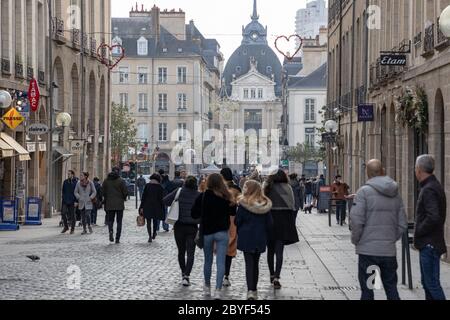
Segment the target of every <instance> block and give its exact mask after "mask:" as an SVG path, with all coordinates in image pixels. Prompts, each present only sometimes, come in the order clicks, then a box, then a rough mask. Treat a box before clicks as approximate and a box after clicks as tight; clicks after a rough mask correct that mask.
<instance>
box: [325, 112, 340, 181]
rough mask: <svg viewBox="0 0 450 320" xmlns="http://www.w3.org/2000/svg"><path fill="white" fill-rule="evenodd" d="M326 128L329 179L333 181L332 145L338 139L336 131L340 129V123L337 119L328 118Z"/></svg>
mask: <svg viewBox="0 0 450 320" xmlns="http://www.w3.org/2000/svg"><path fill="white" fill-rule="evenodd" d="M325 130H326V136H325V137H324V140H325V141H326V142H328V144H329V146H328V165H327V167H328V181H333V179H332V169H331V168H332V154H331V150H332V145H333V144H334V143H335V141H336V133H337V132H338V130H339V127H338V124H337V122H336V121H335V120H328V121H327V122H326V123H325Z"/></svg>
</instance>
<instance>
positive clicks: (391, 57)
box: [380, 53, 407, 67]
mask: <svg viewBox="0 0 450 320" xmlns="http://www.w3.org/2000/svg"><path fill="white" fill-rule="evenodd" d="M406 61H407V60H406V54H397V53H395V54H393V53H391V54H382V55H381V57H380V64H381V65H382V66H402V67H403V66H406Z"/></svg>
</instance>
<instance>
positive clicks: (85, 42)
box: [83, 33, 89, 53]
mask: <svg viewBox="0 0 450 320" xmlns="http://www.w3.org/2000/svg"><path fill="white" fill-rule="evenodd" d="M83 48H84V49H83V51H84V53H89V47H88V35H87V33H83Z"/></svg>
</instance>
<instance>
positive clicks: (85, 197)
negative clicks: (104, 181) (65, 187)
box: [74, 172, 97, 235]
mask: <svg viewBox="0 0 450 320" xmlns="http://www.w3.org/2000/svg"><path fill="white" fill-rule="evenodd" d="M74 194H75V197H76V198H77V203H78V209H79V210H80V211H81V222H82V224H83V232H82V233H81V234H82V235H85V234H87V229H86V226H87V227H88V228H89V233H92V232H93V231H92V227H91V212H92V210H93V208H94V204H93V200H94V199H96V197H97V191H96V190H95V185H94V183H93V182H92V181H90V180H89V173H88V172H83V173H82V174H81V176H80V181H78V183H77V186H76V187H75V192H74ZM94 202H95V201H94Z"/></svg>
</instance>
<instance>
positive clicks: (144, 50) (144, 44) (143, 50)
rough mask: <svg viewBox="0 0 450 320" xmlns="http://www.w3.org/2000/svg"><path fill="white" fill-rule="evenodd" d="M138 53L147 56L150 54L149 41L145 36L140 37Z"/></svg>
mask: <svg viewBox="0 0 450 320" xmlns="http://www.w3.org/2000/svg"><path fill="white" fill-rule="evenodd" d="M137 48H138V55H139V56H146V55H147V54H148V41H147V39H145V38H144V37H140V38H139V40H138V41H137Z"/></svg>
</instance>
